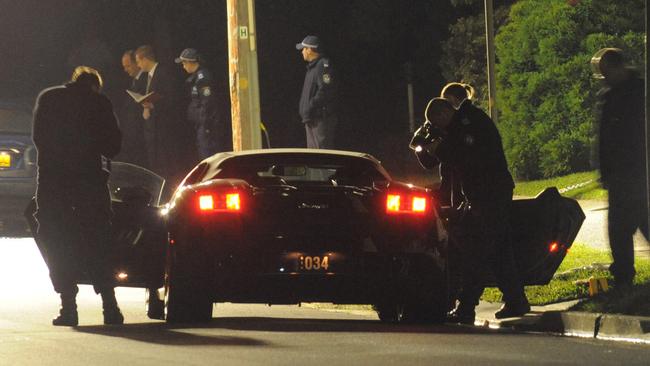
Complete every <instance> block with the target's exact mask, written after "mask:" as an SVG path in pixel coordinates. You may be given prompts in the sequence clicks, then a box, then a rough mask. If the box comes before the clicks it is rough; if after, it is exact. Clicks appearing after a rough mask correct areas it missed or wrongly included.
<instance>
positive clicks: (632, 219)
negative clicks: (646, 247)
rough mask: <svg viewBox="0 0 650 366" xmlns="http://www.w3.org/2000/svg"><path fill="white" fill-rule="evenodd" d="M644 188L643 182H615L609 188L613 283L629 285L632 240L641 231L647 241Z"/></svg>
mask: <svg viewBox="0 0 650 366" xmlns="http://www.w3.org/2000/svg"><path fill="white" fill-rule="evenodd" d="M647 197H648V196H647V188H646V186H645V182H629V183H627V182H618V183H616V184H611V185H610V187H609V211H608V215H607V227H608V232H609V245H610V247H611V250H612V258H613V259H614V262H613V263H612V265H611V267H610V271H611V273H612V275H613V276H614V278H615V279H616V281H620V282H623V283H625V282H631V281H632V280H633V279H634V275H635V273H636V271H635V270H634V240H633V236H634V233H635V232H636V230H637V229H640V230H641V232H642V233H643V235H645V237H646V239H650V238H649V237H648V208H647Z"/></svg>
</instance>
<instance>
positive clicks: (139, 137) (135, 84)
mask: <svg viewBox="0 0 650 366" xmlns="http://www.w3.org/2000/svg"><path fill="white" fill-rule="evenodd" d="M122 68H123V69H124V72H125V73H126V74H127V75H128V76H129V84H128V88H127V89H128V90H130V91H132V92H135V93H138V94H145V89H146V87H147V73H145V72H142V70H140V68H139V67H138V65H137V64H136V62H135V51H134V50H127V51H125V52H124V54H123V55H122ZM122 94H123V102H122V105H121V108H119V112H118V116H119V121H120V130H121V131H122V149H121V150H120V153H119V155H118V156H116V157H115V161H125V162H129V163H133V164H136V165H139V166H142V167H145V168H147V169H151V165H150V164H149V161H148V159H147V149H146V144H145V139H144V119H143V118H142V107H141V106H140V105H139V104H138V103H137V102H136V101H134V100H133V98H131V96H129V95H128V94H127V93H124V91H122Z"/></svg>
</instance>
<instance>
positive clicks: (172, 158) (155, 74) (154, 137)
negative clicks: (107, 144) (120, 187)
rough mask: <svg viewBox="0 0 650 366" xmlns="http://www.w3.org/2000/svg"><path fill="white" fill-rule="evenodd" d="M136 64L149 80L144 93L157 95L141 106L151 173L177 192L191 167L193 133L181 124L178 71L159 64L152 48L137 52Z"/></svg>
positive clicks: (145, 46) (144, 47)
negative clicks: (189, 153)
mask: <svg viewBox="0 0 650 366" xmlns="http://www.w3.org/2000/svg"><path fill="white" fill-rule="evenodd" d="M135 61H136V64H137V65H138V67H139V68H140V69H141V70H142V71H143V72H144V74H145V79H146V80H147V82H146V87H145V93H147V94H148V93H152V92H153V93H154V94H155V97H154V98H153V100H151V101H143V102H142V103H141V106H142V109H141V112H142V118H144V137H145V141H146V147H147V156H148V160H149V164H150V165H151V170H153V171H154V172H155V173H157V174H159V175H161V176H162V177H164V178H165V179H167V180H168V183H167V184H166V186H167V187H170V188H175V187H176V184H177V183H180V180H181V179H182V176H183V175H184V174H185V173H186V172H187V169H189V168H190V167H191V165H190V164H188V163H187V160H189V159H187V158H186V155H187V154H186V151H185V150H186V146H187V145H188V141H190V140H189V139H188V136H189V135H190V133H188V132H187V130H188V129H187V127H186V126H185V124H184V123H183V122H182V121H183V120H184V119H183V118H182V115H181V113H180V112H181V108H180V105H181V103H179V101H180V98H179V93H178V89H179V85H178V84H177V79H176V77H175V72H174V71H175V70H170V69H169V68H168V67H167V66H166V65H164V64H162V63H158V60H157V57H156V54H155V52H154V49H153V47H152V46H150V45H144V46H140V47H138V48H137V49H136V50H135ZM167 195H168V193H166V196H167Z"/></svg>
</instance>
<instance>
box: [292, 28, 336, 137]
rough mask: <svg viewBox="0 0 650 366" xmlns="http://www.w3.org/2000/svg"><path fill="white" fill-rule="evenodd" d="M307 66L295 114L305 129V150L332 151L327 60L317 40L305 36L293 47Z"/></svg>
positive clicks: (331, 89)
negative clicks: (297, 114) (298, 114)
mask: <svg viewBox="0 0 650 366" xmlns="http://www.w3.org/2000/svg"><path fill="white" fill-rule="evenodd" d="M296 49H297V50H300V51H301V53H302V57H303V59H304V60H305V61H306V62H307V72H306V74H305V81H304V84H303V86H302V94H301V95H300V103H299V112H300V117H301V119H302V123H303V124H304V125H305V133H306V136H307V147H308V148H310V149H332V148H334V137H335V133H336V125H337V123H338V118H337V115H336V113H337V111H336V97H335V81H334V75H333V72H332V65H331V63H330V60H329V59H328V58H327V57H325V56H324V54H323V50H322V46H321V42H320V39H319V38H318V37H317V36H307V37H305V39H303V41H302V42H300V43H298V44H296Z"/></svg>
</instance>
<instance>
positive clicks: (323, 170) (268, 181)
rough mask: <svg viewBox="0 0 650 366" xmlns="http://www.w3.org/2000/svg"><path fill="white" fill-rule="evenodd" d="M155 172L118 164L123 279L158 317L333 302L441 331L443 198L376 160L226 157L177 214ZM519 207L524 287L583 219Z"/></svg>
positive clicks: (543, 275)
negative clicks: (230, 307) (139, 290)
mask: <svg viewBox="0 0 650 366" xmlns="http://www.w3.org/2000/svg"><path fill="white" fill-rule="evenodd" d="M143 172H146V170H144V169H142V168H139V167H136V166H133V165H130V164H123V163H115V164H114V166H113V174H112V177H111V190H112V192H113V194H114V197H113V198H114V210H115V219H114V245H115V247H116V253H118V258H117V264H116V267H115V268H116V271H115V273H116V276H118V278H119V279H120V281H121V283H122V285H124V286H139V287H146V288H148V289H150V290H151V292H150V293H151V295H152V296H151V298H150V301H149V316H150V317H153V318H163V317H165V318H166V320H167V321H169V322H203V321H208V320H210V319H211V318H212V310H213V304H214V303H216V302H240V303H267V304H296V303H300V302H334V303H342V304H345V303H348V304H372V305H374V307H375V309H376V310H377V312H378V315H379V318H380V319H381V320H383V321H411V322H436V321H441V320H443V318H444V315H445V313H446V311H447V310H448V308H449V293H450V291H449V290H450V289H449V283H450V281H449V272H450V267H452V266H453V264H452V265H450V263H449V261H448V259H447V257H448V256H447V254H448V252H449V251H448V242H447V231H446V229H445V226H446V225H448V224H447V223H445V220H443V219H442V218H441V216H440V215H439V211H438V207H437V203H436V200H435V198H434V195H433V192H432V191H430V190H427V189H424V188H419V187H415V186H412V185H410V184H405V183H399V182H396V181H394V180H393V179H392V178H391V177H390V175H389V174H388V173H387V172H386V170H385V169H384V168H383V167H382V166H381V164H380V163H379V161H377V160H376V159H375V158H373V157H372V156H370V155H368V154H363V153H354V152H345V151H328V150H309V149H269V150H253V151H244V152H236V153H220V154H216V155H214V156H212V157H210V158H208V159H206V160H204V161H202V162H201V163H199V164H198V165H197V166H196V167H195V168H194V169H193V170H192V171H191V172H190V173H189V174H188V175H187V176H186V178H185V179H184V181H183V182H182V184H181V185H180V186H179V188H178V189H177V190H176V192H175V193H174V196H173V197H172V199H171V201H170V202H169V203H168V204H166V205H165V206H158V205H157V204H156V201H157V200H158V199H159V197H160V192H162V190H163V187H162V183H161V181H160V180H155V179H153V180H154V181H158V182H159V184H157V185H156V184H151V180H150V179H149V178H151V177H149V178H147V174H143ZM149 173H150V172H149ZM150 174H153V173H150ZM152 176H153V175H152ZM515 210H518V213H517V214H516V215H515V216H519V217H518V220H519V221H516V224H517V225H518V227H519V228H522V227H526V229H525V230H523V229H521V230H516V231H517V234H516V235H515V237H516V240H517V255H518V258H519V259H520V260H521V263H523V264H524V266H522V267H523V269H524V271H523V272H524V277H525V279H526V282H527V283H529V284H533V283H534V284H541V283H547V282H548V281H549V280H550V278H551V276H552V275H553V273H554V272H555V270H556V269H557V266H558V265H559V264H560V262H561V261H562V259H563V258H564V255H565V254H566V250H567V249H568V248H569V247H570V246H571V243H572V241H573V239H574V238H575V235H576V234H577V231H578V229H579V227H580V224H581V222H582V219H583V218H584V216H581V215H582V211H581V210H580V208H579V206H577V203H576V202H575V201H572V200H568V199H565V198H562V197H560V196H559V194H557V191H553V190H550V191H547V192H545V193H544V194H543V195H541V196H540V197H538V198H537V199H531V200H523V201H520V202H519V203H517V204H516V205H515ZM524 216H525V217H527V218H528V219H526V218H524ZM522 220H523V221H522ZM32 223H33V220H32ZM532 227H535V230H532V231H531V230H529V228H532ZM37 242H38V238H37ZM39 245H41V246H42V243H39ZM41 249H42V252H43V253H46V251H47V250H46V249H47V248H42V247H41ZM43 249H44V250H43ZM80 283H86V282H85V280H84V279H80ZM486 283H488V284H490V279H486ZM452 284H453V281H452ZM159 287H161V288H164V291H155V289H157V288H159ZM157 295H158V296H160V297H157ZM163 296H164V303H163ZM163 304H164V305H163ZM163 308H164V310H165V312H164V313H163Z"/></svg>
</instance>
